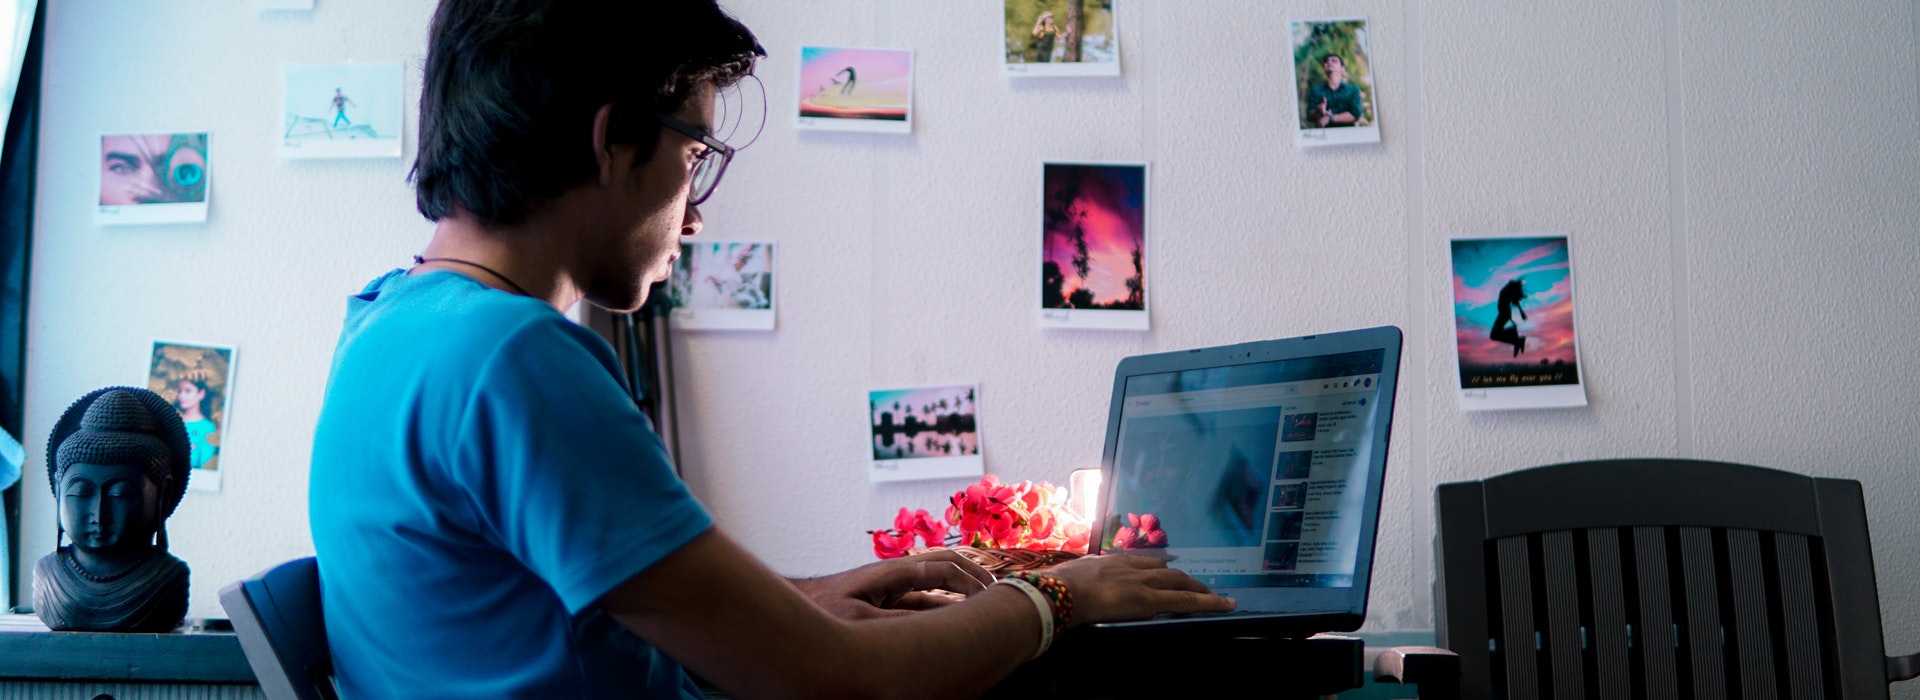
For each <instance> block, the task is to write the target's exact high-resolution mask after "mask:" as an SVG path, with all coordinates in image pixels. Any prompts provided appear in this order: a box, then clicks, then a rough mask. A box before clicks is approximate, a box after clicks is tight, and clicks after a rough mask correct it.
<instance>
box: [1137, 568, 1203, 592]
mask: <svg viewBox="0 0 1920 700" xmlns="http://www.w3.org/2000/svg"><path fill="white" fill-rule="evenodd" d="M1141 577H1142V579H1144V581H1145V583H1146V584H1147V585H1148V586H1150V587H1153V588H1158V589H1160V590H1163V591H1193V592H1195V593H1212V592H1213V589H1211V588H1208V587H1207V584H1204V583H1201V582H1200V581H1199V579H1196V578H1194V577H1192V576H1188V575H1187V574H1186V572H1183V571H1181V570H1179V569H1159V570H1154V571H1147V572H1144V573H1143V574H1141Z"/></svg>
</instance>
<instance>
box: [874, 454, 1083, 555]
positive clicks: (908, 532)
mask: <svg viewBox="0 0 1920 700" xmlns="http://www.w3.org/2000/svg"><path fill="white" fill-rule="evenodd" d="M1066 502H1067V493H1066V489H1064V488H1061V487H1058V486H1054V485H1052V484H1048V483H1045V482H1040V483H1037V484H1036V483H1034V482H1031V481H1022V482H1019V483H1015V484H1008V483H1003V482H1001V481H1000V478H999V477H996V476H994V475H992V474H987V475H983V476H981V477H980V480H979V481H977V482H975V483H972V484H968V485H967V486H966V488H963V489H960V490H959V491H955V492H954V493H953V495H952V496H951V497H949V498H948V499H947V509H946V512H945V513H943V514H942V515H943V516H944V517H935V516H934V515H932V514H930V513H928V512H927V511H925V510H910V509H907V508H901V509H900V511H899V513H898V514H896V515H895V517H894V519H893V529H891V530H885V531H882V532H879V533H875V534H874V553H875V554H877V555H879V556H880V557H881V558H890V554H891V553H893V552H901V553H904V552H905V549H906V548H907V547H910V546H911V545H912V541H913V539H914V538H916V537H917V538H919V539H920V540H921V541H923V542H925V543H926V544H927V546H929V547H937V546H941V545H944V544H946V539H947V537H948V536H949V535H950V534H952V533H953V531H954V529H955V528H958V530H959V533H958V534H959V541H960V543H961V544H965V545H969V546H973V547H997V548H1005V549H1031V550H1043V551H1044V550H1055V549H1063V550H1069V551H1073V552H1076V553H1085V552H1086V550H1087V540H1088V537H1089V533H1090V531H1091V528H1090V527H1089V524H1088V523H1087V522H1086V520H1085V519H1083V518H1081V517H1080V516H1077V515H1075V514H1073V512H1072V511H1069V510H1067V508H1066ZM891 556H900V554H891Z"/></svg>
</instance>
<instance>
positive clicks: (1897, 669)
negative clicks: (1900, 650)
mask: <svg viewBox="0 0 1920 700" xmlns="http://www.w3.org/2000/svg"><path fill="white" fill-rule="evenodd" d="M1914 676H1920V654H1908V655H1906V656H1889V657H1887V682H1888V683H1892V682H1894V681H1904V680H1908V679H1911V678H1913V677H1914Z"/></svg>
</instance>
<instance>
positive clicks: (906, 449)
mask: <svg viewBox="0 0 1920 700" xmlns="http://www.w3.org/2000/svg"><path fill="white" fill-rule="evenodd" d="M977 396H978V394H977V389H976V388H975V387H973V386H971V385H958V386H940V387H923V388H916V389H881V390H875V391H869V392H867V414H868V423H867V424H868V427H869V428H870V429H871V431H872V440H871V442H872V446H873V458H874V459H875V460H895V459H920V458H927V457H959V456H968V455H978V454H980V432H979V428H978V424H977V421H976V419H975V416H976V415H977V414H976V410H975V409H976V404H975V400H976V398H977Z"/></svg>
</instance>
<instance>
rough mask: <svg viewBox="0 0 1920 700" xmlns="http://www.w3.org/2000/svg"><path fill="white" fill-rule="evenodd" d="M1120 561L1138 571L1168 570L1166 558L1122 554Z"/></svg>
mask: <svg viewBox="0 0 1920 700" xmlns="http://www.w3.org/2000/svg"><path fill="white" fill-rule="evenodd" d="M1136 551H1137V550H1136ZM1120 561H1122V562H1125V563H1126V565H1127V566H1131V567H1133V568H1136V569H1164V568H1167V560H1166V559H1165V558H1164V557H1156V556H1153V555H1150V554H1122V555H1120Z"/></svg>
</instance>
